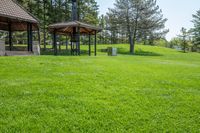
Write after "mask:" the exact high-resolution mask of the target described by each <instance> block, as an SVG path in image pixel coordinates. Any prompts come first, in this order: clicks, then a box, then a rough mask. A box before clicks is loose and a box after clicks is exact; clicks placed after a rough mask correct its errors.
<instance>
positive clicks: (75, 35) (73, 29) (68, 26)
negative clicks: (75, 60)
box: [48, 0, 101, 56]
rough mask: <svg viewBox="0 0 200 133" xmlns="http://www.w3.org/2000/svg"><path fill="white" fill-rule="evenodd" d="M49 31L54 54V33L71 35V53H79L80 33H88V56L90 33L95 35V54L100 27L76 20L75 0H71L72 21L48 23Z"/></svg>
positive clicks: (55, 48)
mask: <svg viewBox="0 0 200 133" xmlns="http://www.w3.org/2000/svg"><path fill="white" fill-rule="evenodd" d="M48 28H49V32H50V33H52V34H53V46H54V54H55V55H57V40H56V35H66V36H70V37H71V55H80V35H89V52H88V54H89V56H90V55H91V35H94V36H95V41H94V55H95V56H96V55H97V47H96V43H97V33H98V32H100V31H101V28H99V27H96V26H93V25H89V24H86V23H83V22H80V21H78V18H77V0H72V21H71V22H61V23H56V24H51V25H49V27H48Z"/></svg>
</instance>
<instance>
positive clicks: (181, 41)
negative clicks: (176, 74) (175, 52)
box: [169, 10, 200, 52]
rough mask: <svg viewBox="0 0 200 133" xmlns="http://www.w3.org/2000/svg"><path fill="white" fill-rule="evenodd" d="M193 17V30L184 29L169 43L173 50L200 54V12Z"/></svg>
mask: <svg viewBox="0 0 200 133" xmlns="http://www.w3.org/2000/svg"><path fill="white" fill-rule="evenodd" d="M192 17H193V19H192V23H193V25H194V26H193V28H191V29H186V28H184V27H182V29H181V30H180V32H181V33H180V35H178V36H177V37H174V38H173V39H172V40H171V41H170V42H169V46H170V47H171V48H177V49H180V50H182V51H183V52H187V51H191V52H200V10H198V11H197V12H196V14H193V15H192Z"/></svg>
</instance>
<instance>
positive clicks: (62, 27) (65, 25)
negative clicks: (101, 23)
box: [49, 21, 101, 35]
mask: <svg viewBox="0 0 200 133" xmlns="http://www.w3.org/2000/svg"><path fill="white" fill-rule="evenodd" d="M74 27H79V28H80V34H95V31H96V32H100V31H101V28H99V27H96V26H93V25H89V24H86V23H83V22H80V21H71V22H62V23H56V24H51V25H49V31H50V32H51V33H53V31H56V33H57V34H61V35H65V34H73V28H74Z"/></svg>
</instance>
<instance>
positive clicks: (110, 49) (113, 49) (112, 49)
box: [108, 47, 117, 56]
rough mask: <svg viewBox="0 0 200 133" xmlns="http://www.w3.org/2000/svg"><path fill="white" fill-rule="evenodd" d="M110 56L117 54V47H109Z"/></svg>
mask: <svg viewBox="0 0 200 133" xmlns="http://www.w3.org/2000/svg"><path fill="white" fill-rule="evenodd" d="M108 56H117V48H113V47H108Z"/></svg>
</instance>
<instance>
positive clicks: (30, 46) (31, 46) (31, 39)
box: [29, 24, 33, 51]
mask: <svg viewBox="0 0 200 133" xmlns="http://www.w3.org/2000/svg"><path fill="white" fill-rule="evenodd" d="M29 32H30V36H29V37H30V45H29V50H30V51H33V27H32V24H30V31H29Z"/></svg>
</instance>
